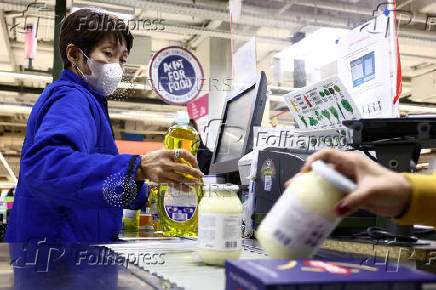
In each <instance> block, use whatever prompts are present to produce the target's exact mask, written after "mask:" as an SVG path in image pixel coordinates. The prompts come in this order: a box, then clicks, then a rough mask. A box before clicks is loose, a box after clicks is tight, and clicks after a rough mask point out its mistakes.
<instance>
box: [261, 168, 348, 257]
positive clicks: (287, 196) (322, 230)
mask: <svg viewBox="0 0 436 290" xmlns="http://www.w3.org/2000/svg"><path fill="white" fill-rule="evenodd" d="M355 188H356V185H355V184H354V183H353V182H352V181H351V180H349V179H347V178H346V177H344V176H343V175H341V174H340V173H338V172H337V171H335V170H334V169H333V168H332V167H330V166H328V165H326V164H325V163H324V162H322V161H316V162H314V163H313V164H312V171H311V172H309V173H305V174H301V175H300V176H298V177H296V178H295V180H293V181H292V183H291V184H290V185H289V186H288V188H287V189H286V190H285V192H284V193H283V195H282V196H281V197H280V198H279V200H278V201H277V202H276V203H275V204H274V206H273V207H272V209H271V210H270V212H269V213H268V214H267V215H266V217H265V218H264V220H263V221H262V223H261V224H260V226H259V229H258V230H257V231H256V238H257V240H258V241H259V242H260V245H261V246H262V248H263V249H264V250H265V251H266V252H267V253H268V255H269V256H270V257H271V258H273V259H305V258H310V257H311V256H312V255H313V254H314V253H315V252H316V250H317V249H318V248H319V246H320V245H321V244H322V242H323V241H324V240H325V239H326V238H327V237H328V236H329V235H330V234H331V232H332V231H333V230H334V229H335V227H336V225H337V224H338V223H339V222H340V220H341V219H340V218H338V217H337V216H336V213H335V206H336V204H337V202H338V201H340V200H341V199H342V198H343V197H344V195H345V194H346V193H349V192H351V191H353V190H354V189H355Z"/></svg>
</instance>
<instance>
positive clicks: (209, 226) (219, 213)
mask: <svg viewBox="0 0 436 290" xmlns="http://www.w3.org/2000/svg"><path fill="white" fill-rule="evenodd" d="M238 189H239V187H238V186H237V185H226V184H210V185H206V186H204V187H203V190H204V196H203V198H202V199H201V202H200V204H199V206H198V246H199V250H198V254H199V256H200V259H201V260H202V261H203V262H205V263H206V264H214V265H224V262H225V260H228V259H238V258H239V256H240V255H241V249H242V228H241V227H242V204H241V201H240V200H239V198H238V196H237V192H238Z"/></svg>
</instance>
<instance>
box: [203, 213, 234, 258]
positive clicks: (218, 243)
mask: <svg viewBox="0 0 436 290" xmlns="http://www.w3.org/2000/svg"><path fill="white" fill-rule="evenodd" d="M241 226H242V214H218V213H210V214H209V213H200V214H199V215H198V245H199V247H200V248H203V249H210V250H219V251H234V250H240V249H241V248H242V231H241Z"/></svg>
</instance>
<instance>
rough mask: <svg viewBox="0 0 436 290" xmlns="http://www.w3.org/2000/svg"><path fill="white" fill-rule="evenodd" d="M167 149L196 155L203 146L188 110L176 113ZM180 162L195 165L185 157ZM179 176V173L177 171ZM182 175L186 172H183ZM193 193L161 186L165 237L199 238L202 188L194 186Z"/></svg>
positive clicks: (188, 175) (161, 212) (160, 203)
mask: <svg viewBox="0 0 436 290" xmlns="http://www.w3.org/2000/svg"><path fill="white" fill-rule="evenodd" d="M164 145H165V148H166V149H169V150H174V149H185V150H187V151H189V152H191V153H192V155H194V156H196V155H197V151H198V147H199V145H200V136H199V134H198V132H197V130H195V128H193V127H192V126H191V125H189V116H188V113H187V112H186V111H178V112H177V113H176V118H175V124H174V125H173V126H171V127H170V128H169V129H168V132H167V134H166V135H165V140H164ZM176 161H177V162H181V163H184V164H187V165H188V166H191V167H192V165H191V164H190V163H189V162H188V161H186V160H185V159H183V158H178V159H177V160H176ZM176 173H177V171H176ZM180 174H182V173H180ZM183 175H185V176H186V177H187V178H191V179H194V177H193V176H191V175H190V174H185V173H183ZM190 189H191V190H190V191H189V192H182V191H180V190H179V189H176V188H172V187H170V186H167V185H160V186H159V193H158V209H159V212H158V216H159V223H160V227H161V230H162V233H163V235H165V236H196V235H197V225H198V210H197V207H198V203H199V201H200V199H201V197H202V189H201V186H190Z"/></svg>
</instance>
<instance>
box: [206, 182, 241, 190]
mask: <svg viewBox="0 0 436 290" xmlns="http://www.w3.org/2000/svg"><path fill="white" fill-rule="evenodd" d="M203 190H216V191H221V190H224V191H238V190H239V186H237V185H233V184H207V185H205V186H203Z"/></svg>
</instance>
